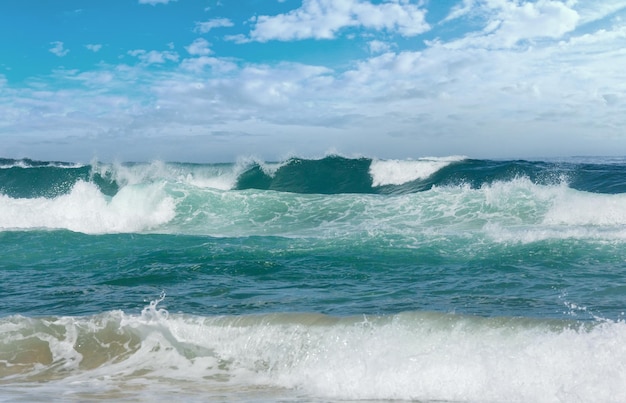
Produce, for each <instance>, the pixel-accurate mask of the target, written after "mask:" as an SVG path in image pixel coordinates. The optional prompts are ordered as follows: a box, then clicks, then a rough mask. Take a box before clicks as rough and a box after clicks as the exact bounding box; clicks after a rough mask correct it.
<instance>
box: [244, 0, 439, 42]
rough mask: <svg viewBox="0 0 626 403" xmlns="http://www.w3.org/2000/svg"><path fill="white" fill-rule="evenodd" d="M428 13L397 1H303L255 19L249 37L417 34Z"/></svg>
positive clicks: (283, 38) (423, 27) (424, 25)
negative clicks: (355, 31)
mask: <svg viewBox="0 0 626 403" xmlns="http://www.w3.org/2000/svg"><path fill="white" fill-rule="evenodd" d="M425 14H426V11H425V10H424V9H421V8H420V7H419V6H418V5H415V4H409V3H407V2H406V1H398V0H391V1H386V2H383V3H381V4H373V3H371V2H369V1H364V0H304V1H303V3H302V7H300V8H298V9H296V10H292V11H290V12H288V13H286V14H279V15H275V16H267V15H262V16H259V17H257V18H255V19H254V20H253V22H254V28H253V30H252V31H251V32H250V37H249V40H252V41H258V42H267V41H270V40H281V41H290V40H297V39H308V38H313V39H332V38H335V36H336V35H337V33H338V32H339V31H340V30H341V29H343V28H347V27H361V28H365V29H371V30H377V31H380V30H386V31H388V32H392V33H398V34H400V35H403V36H415V35H418V34H421V33H423V32H426V31H428V30H429V29H430V26H429V25H428V23H426V20H425Z"/></svg>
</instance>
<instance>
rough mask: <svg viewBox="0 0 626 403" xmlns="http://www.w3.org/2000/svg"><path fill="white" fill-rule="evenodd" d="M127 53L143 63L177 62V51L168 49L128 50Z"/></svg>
mask: <svg viewBox="0 0 626 403" xmlns="http://www.w3.org/2000/svg"><path fill="white" fill-rule="evenodd" d="M127 53H128V54H129V55H131V56H134V57H137V58H138V59H139V60H141V61H142V63H144V64H147V65H148V64H164V63H167V62H168V61H169V62H177V61H178V59H179V56H178V53H176V52H172V51H169V50H166V51H162V52H159V51H157V50H151V51H146V50H144V49H135V50H129V51H128V52H127Z"/></svg>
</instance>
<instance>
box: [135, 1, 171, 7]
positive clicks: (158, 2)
mask: <svg viewBox="0 0 626 403" xmlns="http://www.w3.org/2000/svg"><path fill="white" fill-rule="evenodd" d="M170 1H172V2H173V1H176V0H139V4H150V5H151V6H155V5H157V4H167V3H169V2H170Z"/></svg>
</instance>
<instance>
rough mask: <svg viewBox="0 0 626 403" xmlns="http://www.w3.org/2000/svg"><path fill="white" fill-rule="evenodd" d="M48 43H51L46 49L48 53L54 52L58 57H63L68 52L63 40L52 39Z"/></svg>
mask: <svg viewBox="0 0 626 403" xmlns="http://www.w3.org/2000/svg"><path fill="white" fill-rule="evenodd" d="M50 45H52V47H51V48H50V49H48V50H49V51H50V53H52V54H55V55H57V56H59V57H63V56H65V55H67V54H68V53H69V49H65V46H64V45H63V42H60V41H54V42H50Z"/></svg>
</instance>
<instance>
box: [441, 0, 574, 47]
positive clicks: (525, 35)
mask: <svg viewBox="0 0 626 403" xmlns="http://www.w3.org/2000/svg"><path fill="white" fill-rule="evenodd" d="M573 4H574V3H572V4H570V2H563V1H558V0H537V1H535V2H528V1H514V0H485V1H483V2H476V1H475V0H465V1H464V3H463V4H462V5H461V6H459V7H458V8H455V9H453V10H452V11H451V13H450V14H449V15H448V16H447V17H446V18H445V19H444V20H443V22H449V21H451V20H453V19H457V18H462V17H464V16H466V15H473V16H481V17H482V18H483V19H484V27H483V29H482V30H481V31H478V32H470V33H469V34H467V35H466V37H465V38H464V40H459V41H454V42H452V43H451V44H449V46H456V47H458V48H459V49H460V48H464V47H485V48H510V47H513V46H516V45H518V44H520V43H522V42H524V41H531V42H533V41H537V40H542V39H552V40H556V39H560V38H563V37H564V36H565V35H566V34H569V33H571V32H573V31H574V30H575V29H576V27H577V26H578V23H579V21H580V15H579V14H578V12H577V11H576V10H575V9H574V8H573Z"/></svg>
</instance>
